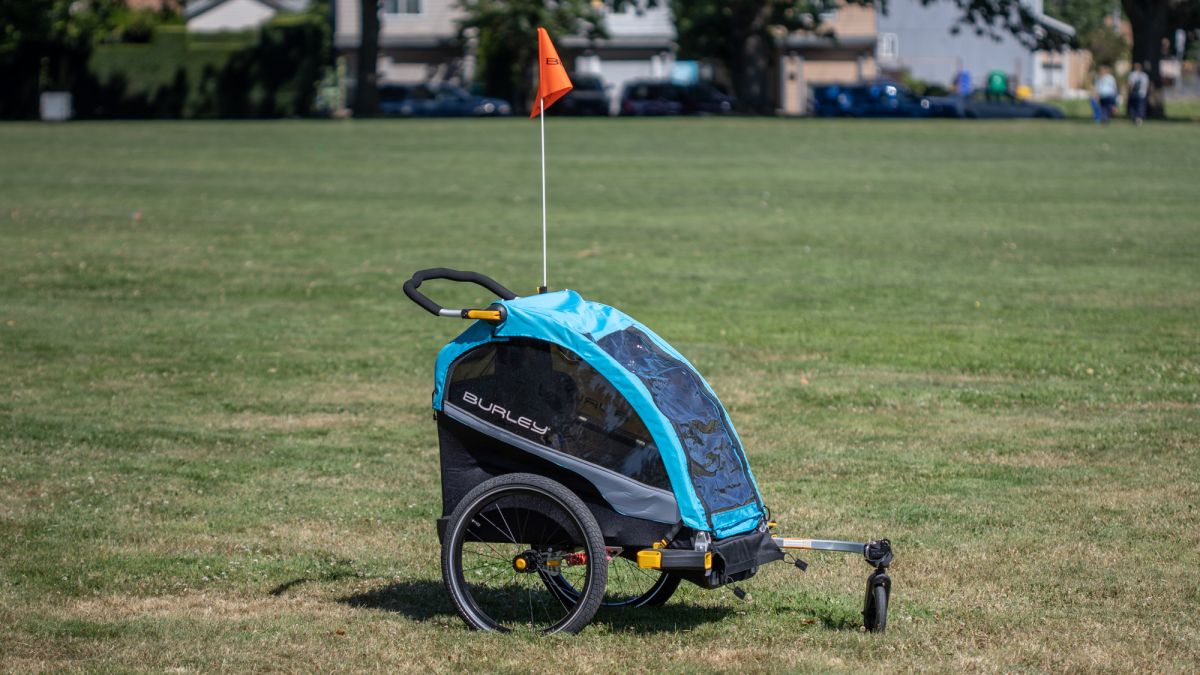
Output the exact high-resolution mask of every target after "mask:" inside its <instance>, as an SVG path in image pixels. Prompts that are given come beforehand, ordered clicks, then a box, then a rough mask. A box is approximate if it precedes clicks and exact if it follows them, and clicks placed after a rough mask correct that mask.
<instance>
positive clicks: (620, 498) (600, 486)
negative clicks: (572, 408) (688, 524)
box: [442, 403, 679, 525]
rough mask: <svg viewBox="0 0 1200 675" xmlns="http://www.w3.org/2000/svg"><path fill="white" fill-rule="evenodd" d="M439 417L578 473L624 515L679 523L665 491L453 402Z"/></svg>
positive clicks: (676, 510)
mask: <svg viewBox="0 0 1200 675" xmlns="http://www.w3.org/2000/svg"><path fill="white" fill-rule="evenodd" d="M442 414H444V415H446V416H448V417H449V418H450V419H452V420H454V421H456V422H460V423H462V424H465V425H466V426H468V427H470V428H472V429H474V430H475V431H478V432H480V433H483V434H487V435H488V436H492V437H493V438H498V439H500V440H502V441H504V442H505V443H508V444H509V445H511V446H514V447H517V448H520V449H522V450H524V451H526V452H528V453H530V454H533V455H537V456H538V457H541V458H542V459H545V460H548V461H551V462H553V463H555V464H557V465H559V466H561V467H563V468H564V469H567V470H569V471H572V472H574V473H577V474H579V475H580V476H582V477H584V478H586V479H587V480H588V481H589V482H591V484H592V485H595V486H596V489H597V490H599V491H600V494H601V496H603V497H604V500H605V501H607V502H608V503H609V504H611V505H612V507H613V508H614V509H616V511H617V513H620V514H621V515H623V516H629V517H631V518H642V519H645V520H653V521H654V522H657V523H667V524H672V525H673V524H675V523H678V522H679V506H678V504H676V503H675V495H674V494H672V493H670V492H668V491H666V490H660V489H658V488H653V487H650V486H649V485H644V484H642V483H639V482H637V481H635V480H633V479H631V478H628V477H626V476H622V475H621V474H619V473H617V472H615V471H610V470H608V469H605V468H604V467H602V466H596V465H595V464H592V463H590V462H585V461H583V460H581V459H578V458H575V457H572V456H570V455H566V454H563V453H561V452H558V451H557V450H553V449H551V448H547V447H545V446H542V445H538V444H537V443H534V442H532V441H529V440H526V439H524V438H522V437H520V436H518V435H516V434H514V433H512V432H511V431H508V430H507V429H502V428H500V427H498V426H496V425H494V424H491V423H488V422H485V421H483V420H481V419H479V418H478V417H475V416H474V415H471V414H470V413H468V412H466V411H465V410H463V409H462V408H459V407H458V406H456V405H454V404H453V403H443V404H442Z"/></svg>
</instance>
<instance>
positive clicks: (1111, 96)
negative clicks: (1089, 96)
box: [1095, 66, 1117, 124]
mask: <svg viewBox="0 0 1200 675" xmlns="http://www.w3.org/2000/svg"><path fill="white" fill-rule="evenodd" d="M1095 87H1096V98H1097V99H1099V101H1100V121H1101V122H1103V123H1105V124H1108V120H1110V119H1111V118H1112V116H1113V113H1115V112H1116V108H1117V78H1115V77H1113V74H1112V69H1111V68H1109V67H1108V66H1100V73H1099V74H1098V75H1096V82H1095Z"/></svg>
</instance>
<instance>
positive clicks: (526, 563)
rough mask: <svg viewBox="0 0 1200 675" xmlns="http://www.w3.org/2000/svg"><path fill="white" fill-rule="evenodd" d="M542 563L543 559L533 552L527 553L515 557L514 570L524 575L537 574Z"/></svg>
mask: <svg viewBox="0 0 1200 675" xmlns="http://www.w3.org/2000/svg"><path fill="white" fill-rule="evenodd" d="M540 562H541V557H540V556H538V554H537V553H535V552H533V551H525V552H524V553H519V554H517V555H516V556H514V557H513V561H512V566H513V569H514V570H516V571H518V572H521V573H522V574H531V573H533V572H536V571H537V569H538V564H539V563H540Z"/></svg>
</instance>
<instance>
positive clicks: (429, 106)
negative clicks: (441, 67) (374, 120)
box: [379, 84, 512, 117]
mask: <svg viewBox="0 0 1200 675" xmlns="http://www.w3.org/2000/svg"><path fill="white" fill-rule="evenodd" d="M379 112H380V113H381V114H384V115H398V116H400V117H496V116H502V115H511V114H512V106H510V105H509V104H508V101H503V100H500V99H498V98H487V97H485V96H475V95H473V94H469V93H467V91H466V90H465V89H463V88H461V87H456V86H454V85H450V84H437V85H434V84H384V85H380V87H379Z"/></svg>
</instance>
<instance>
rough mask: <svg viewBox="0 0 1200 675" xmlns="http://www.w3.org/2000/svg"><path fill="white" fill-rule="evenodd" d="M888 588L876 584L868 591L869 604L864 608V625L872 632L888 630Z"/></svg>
mask: <svg viewBox="0 0 1200 675" xmlns="http://www.w3.org/2000/svg"><path fill="white" fill-rule="evenodd" d="M887 615H888V589H887V588H886V587H885V586H884V585H883V584H875V585H873V586H871V588H870V589H869V590H868V591H867V606H866V607H865V608H864V609H863V626H865V627H866V629H867V630H868V631H870V632H872V633H882V632H884V631H886V630H887Z"/></svg>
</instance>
